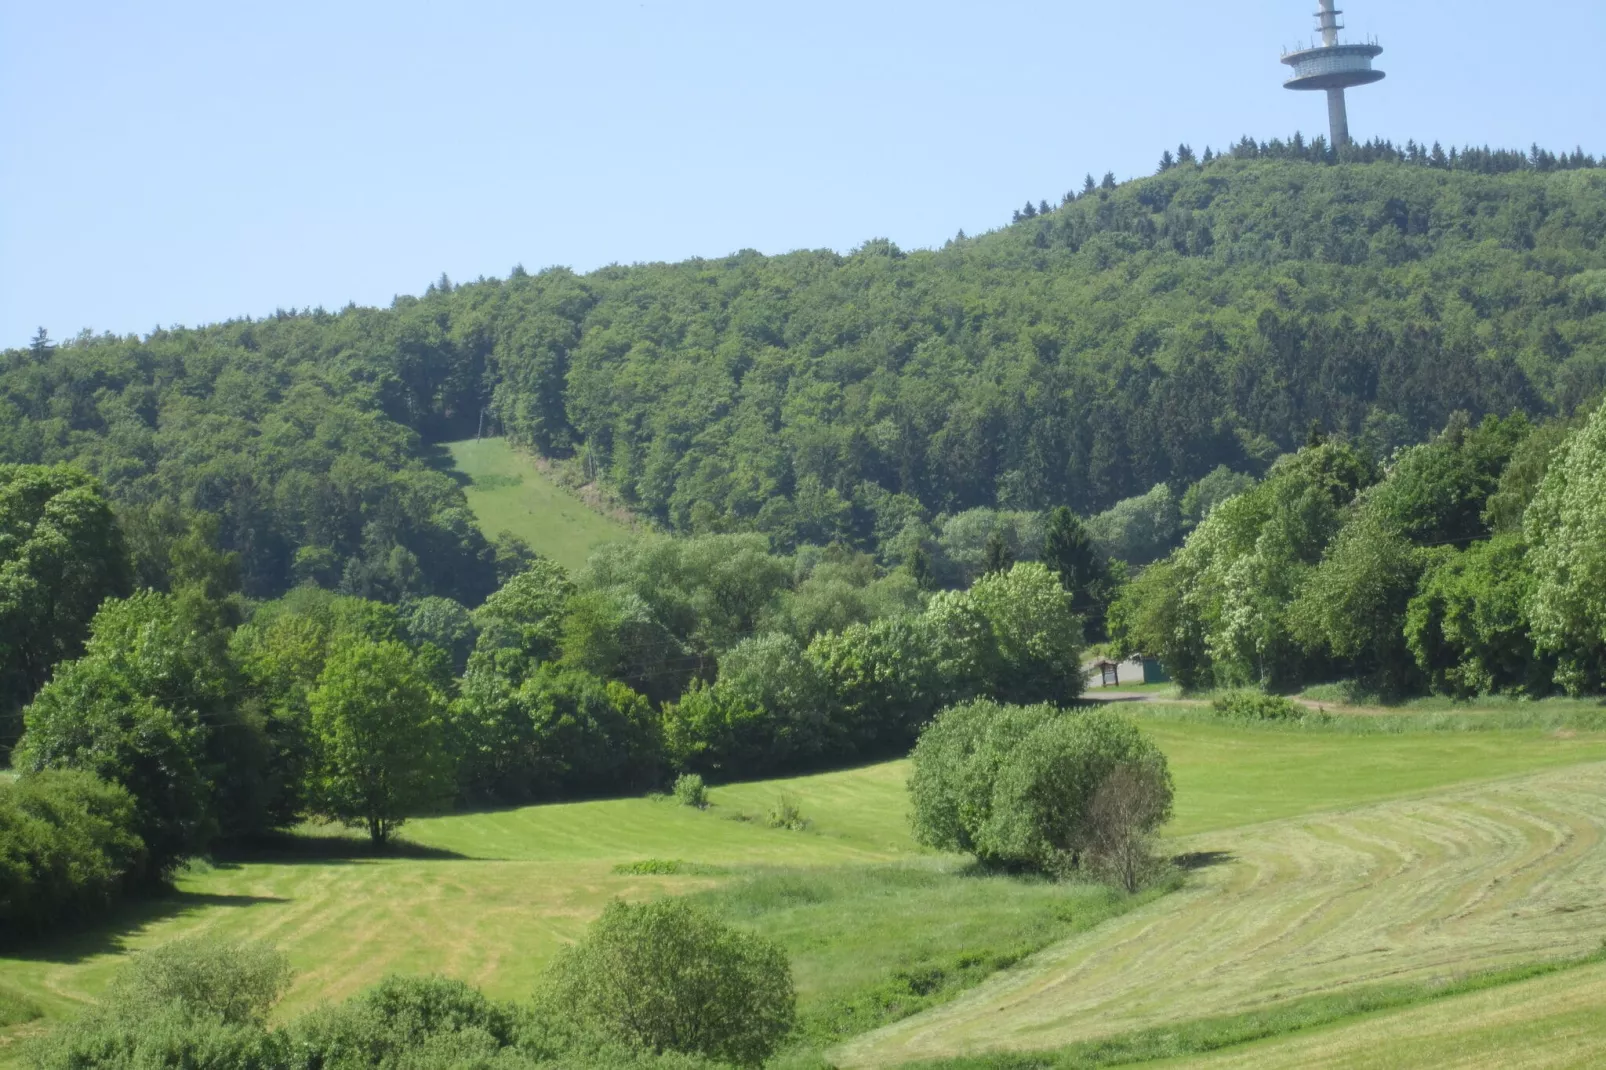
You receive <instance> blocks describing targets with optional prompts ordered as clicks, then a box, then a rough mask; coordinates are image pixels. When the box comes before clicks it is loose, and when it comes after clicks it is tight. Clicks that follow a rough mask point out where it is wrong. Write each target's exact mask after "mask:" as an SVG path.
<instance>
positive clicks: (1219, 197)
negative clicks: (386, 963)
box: [0, 143, 1606, 605]
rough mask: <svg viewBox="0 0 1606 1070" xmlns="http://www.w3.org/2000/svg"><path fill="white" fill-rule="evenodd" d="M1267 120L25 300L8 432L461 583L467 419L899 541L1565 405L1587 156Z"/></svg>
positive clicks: (630, 491)
mask: <svg viewBox="0 0 1606 1070" xmlns="http://www.w3.org/2000/svg"><path fill="white" fill-rule="evenodd" d="M1276 144H1282V143H1276ZM1274 148H1275V146H1274V145H1273V144H1268V145H1266V146H1257V147H1256V150H1255V152H1253V153H1251V152H1248V151H1247V149H1245V150H1244V151H1242V152H1240V151H1237V150H1234V151H1233V152H1230V153H1226V154H1223V155H1221V156H1218V157H1215V158H1213V159H1212V160H1210V161H1209V162H1208V163H1204V162H1202V161H1187V162H1185V163H1180V164H1177V163H1174V164H1173V166H1171V167H1169V168H1167V169H1166V170H1164V171H1163V172H1162V173H1160V174H1158V175H1155V176H1153V177H1150V178H1145V179H1141V180H1137V181H1134V182H1130V183H1127V184H1125V185H1121V186H1115V185H1114V183H1113V182H1112V183H1110V184H1109V186H1110V188H1098V189H1094V190H1092V191H1089V192H1088V193H1086V194H1084V195H1081V196H1078V197H1076V198H1075V199H1074V200H1071V201H1068V202H1067V203H1064V204H1062V205H1061V206H1059V207H1057V208H1052V209H1050V210H1049V211H1048V212H1046V213H1039V214H1037V215H1036V216H1035V217H1034V218H1031V219H1029V220H1024V221H1022V222H1021V223H1020V224H1019V225H1015V226H1011V227H1008V228H1005V229H1003V230H1000V231H997V232H994V233H991V234H987V235H983V236H981V237H976V238H963V239H956V240H955V241H953V242H951V243H949V245H948V246H946V247H945V248H943V249H939V250H932V251H920V252H911V253H905V252H903V251H901V250H899V249H897V248H896V247H895V246H893V245H892V244H891V243H889V242H885V241H870V242H867V243H865V244H864V245H863V246H862V247H861V248H859V249H858V250H856V251H854V252H853V253H852V254H849V255H839V254H836V253H831V252H825V251H810V252H797V253H790V254H786V255H783V256H773V257H766V256H761V255H759V254H757V253H752V252H743V253H739V254H736V255H733V256H730V257H727V258H724V259H719V260H693V261H687V262H684V263H679V264H647V265H637V266H633V267H611V268H606V269H603V270H600V271H596V272H593V273H591V274H588V275H583V276H582V275H577V274H574V273H572V272H569V271H565V270H561V269H553V270H548V271H543V272H540V273H539V274H534V275H532V274H528V273H526V272H524V271H523V270H521V269H519V270H515V271H514V272H513V274H512V275H511V276H510V277H509V278H508V279H506V280H502V281H497V280H480V281H477V282H474V283H470V284H467V285H461V286H454V285H452V284H451V283H450V282H449V281H447V280H445V279H444V278H443V279H442V281H441V284H439V285H436V286H432V287H431V288H430V290H429V291H428V292H427V293H426V294H425V295H424V296H423V297H422V298H411V297H402V298H398V299H397V300H396V302H395V303H394V304H393V305H392V307H391V308H389V309H384V310H379V309H361V308H356V307H349V308H347V309H345V310H343V311H341V312H339V313H327V312H323V311H321V310H320V311H308V312H303V313H294V312H291V313H280V314H277V315H275V316H273V317H270V318H268V319H265V320H260V321H249V320H246V321H234V322H230V323H224V324H219V325H216V326H211V327H204V328H196V329H176V328H175V329H171V330H156V331H153V332H152V333H151V334H150V335H148V336H146V337H144V338H132V337H130V338H118V337H112V336H100V337H95V336H91V335H87V334H85V335H81V336H79V337H78V338H76V339H74V340H72V341H70V342H68V343H66V344H64V345H61V346H53V345H52V344H51V343H50V341H49V339H48V338H47V337H46V336H44V335H43V334H41V335H40V337H39V338H38V339H37V340H36V342H35V344H34V346H33V347H31V348H29V349H22V350H13V351H9V352H7V353H6V354H4V356H3V358H0V462H5V461H10V462H25V463H45V464H49V463H56V462H72V463H74V464H76V465H77V466H79V467H81V468H83V469H84V470H86V471H88V472H90V473H91V474H93V475H95V476H96V477H97V478H99V479H100V480H102V481H103V483H104V484H105V485H106V487H107V488H108V490H109V492H110V494H111V496H112V498H113V499H114V501H115V502H116V503H117V507H118V510H119V512H120V514H121V515H123V516H124V518H125V521H126V526H127V528H128V530H129V533H130V538H146V539H151V538H155V537H156V535H155V534H151V533H156V534H162V533H166V534H171V533H172V530H173V529H176V528H178V527H182V526H183V525H184V524H185V523H186V522H187V521H186V520H185V517H186V516H187V515H188V514H189V513H205V514H208V515H209V516H211V517H214V518H215V523H216V524H217V528H216V537H217V543H218V545H219V547H220V548H221V549H224V550H227V551H231V552H236V553H238V554H239V555H240V558H239V567H240V570H241V578H242V588H243V590H244V591H245V592H246V593H247V594H248V595H249V596H251V597H273V596H276V595H278V594H280V593H282V592H283V591H285V590H287V589H288V588H289V587H291V586H294V585H295V584H297V583H300V582H307V581H310V582H315V583H318V584H320V585H323V586H327V587H331V588H339V589H341V590H344V591H346V592H348V593H351V594H356V595H360V596H363V597H370V598H378V599H381V600H387V601H395V600H401V599H405V598H410V597H421V596H427V595H445V596H450V597H453V598H455V599H457V600H458V601H461V602H464V603H465V604H469V605H473V604H476V603H477V602H478V601H479V600H480V599H482V598H483V597H484V596H485V595H486V594H488V593H489V591H490V590H492V589H494V587H495V586H496V582H497V580H498V573H497V565H496V562H497V557H498V553H497V550H496V548H495V547H492V546H489V545H487V543H486V540H485V539H484V537H483V536H481V535H480V533H479V532H478V531H476V530H475V528H474V525H473V524H472V521H471V518H470V517H469V515H468V513H467V511H466V510H465V509H464V508H463V499H462V496H461V494H460V492H459V489H458V487H457V486H456V485H455V484H454V481H453V480H452V478H451V477H450V475H449V474H448V473H447V472H446V471H444V465H443V464H442V462H441V457H440V454H439V451H437V450H435V449H434V448H433V445H432V444H434V443H437V442H440V441H443V440H446V439H450V438H454V437H465V436H468V435H471V434H473V433H475V432H476V431H477V430H478V429H479V428H480V427H481V426H482V420H483V422H484V424H485V425H488V426H489V427H491V428H492V429H495V430H500V431H505V432H506V433H507V434H508V435H510V436H511V437H512V438H513V439H515V441H517V442H518V443H520V444H521V445H524V446H526V447H529V448H532V449H535V450H537V451H539V452H540V453H542V454H544V455H546V456H549V457H553V458H558V459H567V460H568V463H569V464H570V465H571V466H572V469H573V471H574V473H575V477H576V478H578V479H600V480H602V481H604V482H606V483H607V484H609V485H610V486H611V487H612V488H613V489H614V490H616V491H617V492H618V493H619V494H620V495H621V496H622V497H623V499H624V500H625V502H626V503H627V504H629V505H630V506H631V507H632V508H634V509H636V510H638V511H639V512H641V513H642V514H644V515H646V516H649V517H652V518H654V519H655V520H656V521H658V522H659V523H661V524H662V525H663V526H665V527H666V528H668V529H669V530H672V531H675V532H678V533H708V532H716V531H724V530H736V531H745V530H751V531H759V532H762V533H764V534H766V535H768V536H770V537H771V539H772V540H773V542H774V545H775V546H776V547H777V548H778V549H781V550H789V549H791V548H793V547H795V546H797V545H800V544H803V543H817V544H821V545H824V544H828V543H830V542H833V541H840V542H842V543H844V544H846V545H849V546H852V547H854V548H856V549H861V550H868V551H872V552H876V553H878V554H880V555H881V559H882V562H883V563H884V564H885V563H892V564H895V563H898V560H897V559H895V558H893V557H892V556H891V555H892V554H895V553H896V554H902V555H905V557H906V556H907V554H908V553H910V552H912V551H911V547H912V546H913V545H914V544H915V543H916V542H918V540H919V538H920V537H922V533H923V532H924V531H925V530H927V528H929V527H930V526H932V525H934V524H935V523H936V522H937V521H938V519H939V517H941V516H944V515H953V514H957V513H959V512H962V511H964V510H967V509H970V508H975V507H995V508H1004V509H1011V510H1041V509H1045V508H1048V507H1051V506H1055V505H1062V504H1063V505H1069V506H1070V507H1072V508H1073V509H1075V510H1076V511H1077V512H1079V513H1081V514H1084V515H1087V514H1092V513H1096V512H1099V511H1101V510H1103V509H1107V508H1109V507H1110V506H1112V505H1113V504H1115V503H1116V502H1118V501H1120V500H1122V499H1126V498H1129V497H1132V496H1133V495H1135V494H1138V493H1141V492H1142V491H1144V490H1146V489H1147V488H1149V487H1152V486H1154V485H1156V484H1158V483H1165V484H1167V485H1168V486H1170V487H1171V489H1172V490H1173V492H1175V493H1177V494H1180V493H1181V492H1182V490H1183V488H1185V487H1186V486H1188V485H1189V484H1191V483H1192V482H1194V481H1196V480H1198V479H1200V478H1201V477H1202V476H1204V475H1205V474H1207V473H1209V472H1211V471H1212V470H1214V469H1216V468H1217V467H1218V466H1226V467H1227V468H1228V469H1231V470H1233V471H1237V472H1244V473H1249V474H1251V475H1257V476H1258V475H1260V474H1263V473H1264V471H1265V469H1266V466H1267V465H1268V464H1269V463H1270V462H1271V460H1272V459H1273V458H1275V457H1276V456H1278V455H1279V454H1281V453H1283V452H1286V451H1288V450H1290V449H1293V448H1295V447H1297V446H1298V444H1299V443H1300V442H1302V441H1303V440H1304V439H1305V437H1306V434H1307V432H1308V430H1309V428H1310V426H1311V424H1312V423H1317V424H1319V425H1320V426H1321V427H1322V428H1323V429H1324V430H1326V431H1328V432H1333V433H1343V434H1346V435H1348V436H1350V437H1351V438H1353V439H1355V440H1358V441H1363V442H1365V443H1367V444H1368V445H1369V447H1370V448H1372V450H1373V452H1374V454H1376V455H1377V456H1386V455H1387V454H1388V453H1389V452H1390V451H1391V450H1392V449H1394V448H1395V447H1397V446H1400V445H1403V444H1407V443H1409V442H1414V441H1420V440H1421V439H1422V438H1424V437H1425V436H1427V435H1428V434H1430V433H1432V432H1433V431H1435V430H1436V429H1438V428H1441V427H1443V426H1444V424H1445V422H1446V421H1447V420H1448V419H1449V417H1450V414H1451V413H1453V412H1456V411H1466V412H1468V413H1469V414H1471V416H1472V417H1473V418H1474V419H1475V420H1476V419H1479V418H1481V417H1482V416H1483V415H1485V414H1490V413H1493V414H1496V415H1506V414H1508V413H1510V412H1513V411H1523V412H1527V413H1529V414H1530V415H1539V414H1547V413H1559V414H1562V415H1569V414H1571V413H1573V412H1574V411H1576V410H1577V408H1578V407H1579V406H1580V405H1581V404H1582V403H1584V402H1585V401H1587V400H1588V399H1590V398H1592V397H1594V396H1595V395H1596V394H1597V393H1598V392H1599V390H1600V389H1601V387H1602V384H1603V383H1606V356H1603V353H1606V350H1603V327H1606V318H1603V316H1606V281H1603V278H1606V276H1602V274H1601V273H1602V271H1603V270H1606V262H1603V253H1602V249H1601V239H1602V235H1603V233H1606V175H1603V174H1602V173H1601V171H1600V170H1599V168H1598V167H1590V166H1588V165H1589V163H1590V162H1592V161H1591V160H1590V159H1589V158H1587V157H1581V156H1574V157H1566V156H1561V157H1556V156H1552V155H1549V154H1545V153H1542V152H1535V153H1532V154H1520V153H1519V154H1507V155H1509V156H1510V157H1511V159H1510V160H1507V161H1506V163H1509V164H1510V165H1511V166H1510V167H1509V168H1508V167H1506V166H1505V164H1502V165H1501V166H1500V167H1495V166H1493V165H1490V166H1489V167H1487V168H1482V167H1480V168H1473V167H1470V166H1456V167H1449V166H1446V167H1444V168H1439V167H1436V166H1433V165H1432V154H1431V152H1429V153H1428V154H1427V160H1428V166H1416V165H1414V164H1413V163H1412V162H1410V161H1411V160H1412V158H1413V157H1412V154H1411V153H1410V152H1408V151H1406V152H1403V153H1402V152H1395V153H1393V156H1392V157H1391V156H1390V154H1389V153H1387V152H1384V151H1383V150H1382V149H1381V148H1379V149H1377V151H1376V152H1372V148H1376V147H1370V148H1368V147H1363V148H1366V152H1367V153H1371V154H1372V156H1376V157H1377V161H1378V162H1372V163H1364V164H1363V163H1354V164H1344V165H1339V166H1329V165H1326V164H1325V163H1316V162H1312V160H1311V159H1308V158H1306V157H1307V156H1308V155H1309V154H1308V153H1306V154H1305V155H1301V154H1300V153H1295V152H1292V150H1290V151H1284V152H1279V151H1273V150H1274ZM1262 150H1264V151H1262ZM1363 155H1364V153H1363ZM1495 155H1496V156H1499V154H1495ZM1468 156H1469V154H1468V153H1462V154H1461V155H1460V156H1459V157H1458V163H1459V161H1464V160H1466V159H1468ZM1394 157H1399V158H1398V159H1395V158H1394ZM1358 158H1359V157H1358ZM1368 158H1370V157H1368ZM1499 158H1500V159H1502V160H1504V159H1505V157H1504V156H1500V157H1499ZM1563 162H1565V167H1563V166H1562V164H1563ZM1552 165H1554V166H1552ZM1486 172H1495V173H1486ZM900 535H902V536H905V537H903V538H901V539H900V538H899V536H900ZM505 571H506V570H505V569H504V572H503V577H504V578H505Z"/></svg>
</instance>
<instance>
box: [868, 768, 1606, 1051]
mask: <svg viewBox="0 0 1606 1070" xmlns="http://www.w3.org/2000/svg"><path fill="white" fill-rule="evenodd" d="M1329 738H1333V737H1329ZM1337 738H1357V737H1337ZM1358 738H1362V739H1366V738H1370V737H1358ZM1424 757H1425V756H1424ZM1301 772H1302V771H1301ZM1295 775H1296V776H1297V775H1298V774H1297V773H1296V774H1295ZM1603 834H1606V764H1598V763H1596V764H1590V765H1583V766H1575V767H1572V768H1567V769H1561V770H1553V771H1549V772H1544V773H1536V774H1530V775H1528V776H1524V777H1519V778H1512V779H1507V780H1501V781H1496V782H1493V783H1486V784H1482V785H1478V786H1476V787H1469V788H1460V789H1455V790H1450V791H1443V792H1439V793H1436V794H1432V795H1428V796H1424V797H1417V798H1412V799H1406V800H1397V801H1391V802H1385V803H1378V804H1373V805H1369V806H1361V807H1357V808H1354V809H1351V810H1347V811H1342V812H1338V813H1326V814H1322V815H1320V816H1313V817H1302V818H1292V819H1285V820H1281V821H1277V822H1269V823H1264V824H1260V825H1256V826H1253V827H1246V828H1241V829H1232V830H1218V831H1214V832H1209V833H1204V834H1200V835H1196V836H1193V837H1191V838H1189V839H1187V840H1186V841H1183V843H1182V844H1181V845H1183V846H1186V847H1188V848H1190V849H1191V850H1193V851H1195V852H1198V853H1199V854H1200V855H1203V856H1204V857H1206V858H1208V859H1211V860H1213V862H1214V864H1212V865H1209V866H1207V867H1206V868H1204V869H1202V870H1201V871H1200V872H1199V873H1198V874H1197V877H1196V879H1195V881H1194V882H1192V883H1191V884H1190V886H1189V887H1188V888H1187V889H1186V890H1184V891H1182V892H1180V893H1178V894H1177V895H1175V896H1171V897H1168V898H1167V899H1166V900H1164V901H1163V902H1160V903H1155V904H1151V905H1150V906H1148V907H1145V908H1142V909H1140V910H1137V911H1134V912H1133V913H1131V914H1128V915H1126V916H1124V917H1122V918H1119V919H1116V920H1114V921H1111V922H1110V923H1109V924H1107V925H1104V926H1101V927H1100V928H1099V929H1097V930H1095V931H1094V932H1092V933H1089V934H1087V935H1086V936H1083V937H1078V938H1074V939H1071V940H1068V941H1066V942H1064V943H1062V944H1060V945H1058V946H1056V947H1054V948H1052V949H1050V950H1049V951H1047V952H1044V953H1043V954H1041V955H1039V956H1036V957H1035V958H1034V959H1033V960H1032V961H1031V962H1029V963H1027V964H1024V965H1023V967H1022V968H1021V969H1019V970H1016V971H1012V972H1010V973H1008V974H1004V975H1000V976H998V977H995V978H993V979H991V980H989V981H988V982H986V983H985V984H983V985H982V986H980V987H979V988H977V989H975V990H973V991H972V992H970V993H968V994H966V995H963V996H961V997H959V998H958V999H957V1000H955V1001H953V1002H951V1003H949V1004H947V1005H945V1006H942V1007H939V1008H936V1009H934V1010H932V1011H928V1012H926V1013H924V1014H921V1015H918V1016H916V1017H914V1018H910V1019H907V1020H905V1021H903V1022H900V1023H898V1024H895V1025H892V1026H890V1027H888V1028H885V1029H882V1030H880V1031H878V1032H876V1033H873V1034H870V1035H868V1036H864V1037H860V1038H858V1039H856V1040H854V1041H851V1042H849V1043H848V1044H846V1045H844V1046H843V1047H842V1048H840V1049H838V1051H837V1053H836V1054H837V1056H838V1058H839V1060H840V1061H841V1062H843V1063H844V1064H845V1065H853V1066H884V1065H889V1064H892V1063H898V1062H905V1061H915V1060H921V1059H937V1058H945V1057H951V1056H953V1055H956V1054H962V1053H966V1052H975V1051H981V1050H988V1049H1016V1050H1043V1049H1052V1048H1059V1047H1063V1046H1065V1045H1071V1044H1086V1043H1089V1042H1093V1041H1096V1040H1099V1039H1101V1038H1108V1037H1112V1036H1118V1035H1121V1034H1126V1033H1135V1032H1139V1031H1144V1030H1154V1029H1165V1028H1175V1027H1176V1026H1177V1024H1178V1023H1183V1022H1187V1021H1190V1020H1198V1019H1206V1018H1219V1017H1223V1016H1237V1015H1243V1014H1245V1013H1247V1012H1252V1011H1265V1010H1267V1009H1268V1008H1271V1007H1275V1006H1277V1005H1279V1004H1284V1003H1289V1002H1291V1001H1295V1000H1300V999H1307V998H1311V997H1315V996H1319V995H1329V994H1333V993H1343V992H1344V991H1345V990H1347V989H1351V988H1353V987H1355V986H1368V985H1378V984H1385V983H1387V984H1400V983H1408V984H1414V983H1421V982H1432V981H1436V980H1439V979H1443V978H1445V977H1447V976H1454V975H1456V974H1462V973H1465V972H1468V971H1475V970H1491V969H1502V968H1508V967H1514V966H1520V965H1523V964H1526V963H1532V962H1534V961H1537V960H1546V959H1557V958H1564V957H1568V956H1578V955H1581V954H1585V953H1588V952H1590V951H1593V950H1595V949H1596V948H1598V947H1599V946H1600V944H1601V940H1602V937H1603V936H1606V890H1603V889H1606V851H1603V850H1601V840H1602V837H1603ZM1205 978H1208V982H1207V983H1206V982H1203V981H1202V980H1201V979H1205Z"/></svg>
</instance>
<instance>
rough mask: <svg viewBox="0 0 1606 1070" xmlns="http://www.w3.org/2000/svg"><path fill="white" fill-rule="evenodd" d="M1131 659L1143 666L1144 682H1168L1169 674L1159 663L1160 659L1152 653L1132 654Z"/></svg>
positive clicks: (1169, 680) (1169, 679)
mask: <svg viewBox="0 0 1606 1070" xmlns="http://www.w3.org/2000/svg"><path fill="white" fill-rule="evenodd" d="M1132 660H1133V661H1135V662H1137V663H1138V664H1139V665H1140V666H1142V668H1143V682H1144V683H1146V684H1169V683H1170V682H1171V676H1170V674H1169V673H1167V672H1166V671H1165V666H1164V665H1161V664H1160V659H1159V658H1157V657H1155V656H1154V655H1153V654H1134V655H1133V656H1132Z"/></svg>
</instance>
